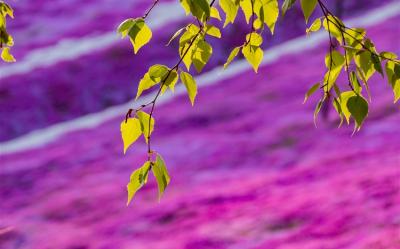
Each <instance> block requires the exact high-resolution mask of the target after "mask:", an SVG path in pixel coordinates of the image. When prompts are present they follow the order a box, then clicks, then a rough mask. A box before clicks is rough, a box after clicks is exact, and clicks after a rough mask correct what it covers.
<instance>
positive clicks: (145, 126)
mask: <svg viewBox="0 0 400 249" xmlns="http://www.w3.org/2000/svg"><path fill="white" fill-rule="evenodd" d="M136 115H137V117H138V119H139V121H140V127H141V129H142V132H143V136H144V139H145V140H146V143H148V142H149V139H148V138H149V137H150V135H151V133H152V132H153V130H154V123H155V121H154V118H153V117H151V122H150V115H149V114H147V113H145V112H144V111H138V112H137V113H136Z"/></svg>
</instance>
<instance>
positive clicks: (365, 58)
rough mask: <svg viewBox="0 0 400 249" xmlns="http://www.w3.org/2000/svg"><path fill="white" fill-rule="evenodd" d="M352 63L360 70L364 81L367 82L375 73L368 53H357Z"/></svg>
mask: <svg viewBox="0 0 400 249" xmlns="http://www.w3.org/2000/svg"><path fill="white" fill-rule="evenodd" d="M354 61H355V63H356V65H357V66H358V67H359V68H361V70H362V72H363V73H364V76H365V79H366V80H368V79H369V78H370V77H371V76H372V75H373V74H374V73H375V66H374V62H373V61H372V58H371V53H370V52H368V51H363V52H361V53H357V54H356V55H355V58H354Z"/></svg>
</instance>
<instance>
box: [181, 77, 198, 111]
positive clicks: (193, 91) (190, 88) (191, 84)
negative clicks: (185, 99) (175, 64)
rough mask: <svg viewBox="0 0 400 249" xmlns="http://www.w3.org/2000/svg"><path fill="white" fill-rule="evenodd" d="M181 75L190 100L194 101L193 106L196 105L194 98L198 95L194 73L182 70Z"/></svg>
mask: <svg viewBox="0 0 400 249" xmlns="http://www.w3.org/2000/svg"><path fill="white" fill-rule="evenodd" d="M180 77H181V80H182V83H183V84H184V85H185V87H186V90H187V93H188V95H189V99H190V102H191V103H192V106H193V105H194V100H195V98H196V95H197V85H196V81H195V80H194V78H193V77H192V75H190V74H189V73H186V72H181V75H180Z"/></svg>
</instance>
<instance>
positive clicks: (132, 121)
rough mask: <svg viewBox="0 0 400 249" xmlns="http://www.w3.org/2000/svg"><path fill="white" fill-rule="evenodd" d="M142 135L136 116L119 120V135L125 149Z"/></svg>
mask: <svg viewBox="0 0 400 249" xmlns="http://www.w3.org/2000/svg"><path fill="white" fill-rule="evenodd" d="M140 135H142V129H141V126H140V122H139V120H138V119H137V118H128V119H127V120H124V121H122V122H121V136H122V141H123V143H124V154H125V153H126V150H127V149H128V148H129V146H131V145H132V144H133V143H134V142H135V141H136V140H137V139H138V138H139V137H140Z"/></svg>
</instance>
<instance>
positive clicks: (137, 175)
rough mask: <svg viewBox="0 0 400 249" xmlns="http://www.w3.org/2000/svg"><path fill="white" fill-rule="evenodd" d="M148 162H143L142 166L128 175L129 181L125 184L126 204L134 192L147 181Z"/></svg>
mask: <svg viewBox="0 0 400 249" xmlns="http://www.w3.org/2000/svg"><path fill="white" fill-rule="evenodd" d="M150 165H151V164H150V162H145V163H144V164H143V166H142V167H140V168H139V169H137V170H135V171H134V172H133V173H132V174H131V177H130V181H129V183H128V185H127V186H126V188H127V190H128V201H127V203H126V205H129V203H130V202H131V201H132V198H133V197H134V196H135V194H136V192H137V191H138V190H139V189H140V188H141V187H143V185H144V184H146V183H147V179H148V176H149V170H150Z"/></svg>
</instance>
